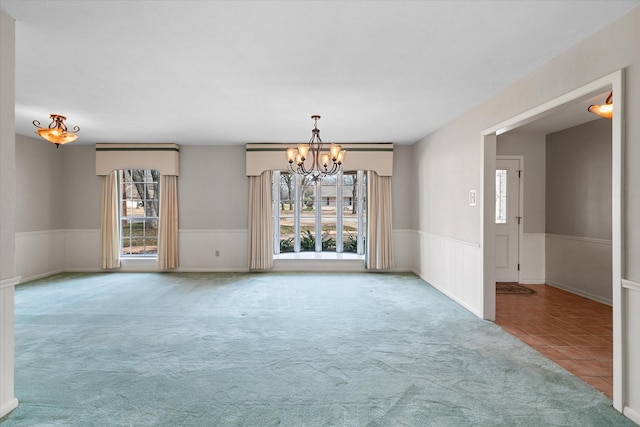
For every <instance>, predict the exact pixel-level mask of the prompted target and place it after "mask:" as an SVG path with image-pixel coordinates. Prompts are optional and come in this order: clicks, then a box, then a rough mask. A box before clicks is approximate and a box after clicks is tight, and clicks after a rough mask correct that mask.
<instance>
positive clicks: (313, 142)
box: [287, 115, 346, 181]
mask: <svg viewBox="0 0 640 427" xmlns="http://www.w3.org/2000/svg"><path fill="white" fill-rule="evenodd" d="M311 119H312V120H313V122H314V125H313V130H312V131H311V139H310V140H309V143H308V144H300V145H298V148H291V147H290V148H287V159H288V160H289V171H290V172H291V173H295V174H298V175H302V176H309V175H311V177H312V179H313V180H314V181H318V180H319V179H322V178H324V177H325V176H327V175H335V174H337V173H338V172H340V171H341V170H342V162H343V161H344V156H345V153H346V151H345V150H343V149H342V147H341V146H339V145H338V144H331V145H330V146H329V152H328V153H322V145H323V142H322V139H320V129H318V120H319V119H320V116H318V115H313V116H311ZM309 156H310V157H311V166H310V167H308V168H307V167H306V166H305V160H306V159H307V157H309ZM293 162H295V163H296V166H295V167H294V166H293ZM330 162H332V164H331V166H329V164H330Z"/></svg>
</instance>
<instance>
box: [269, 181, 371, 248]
mask: <svg viewBox="0 0 640 427" xmlns="http://www.w3.org/2000/svg"><path fill="white" fill-rule="evenodd" d="M284 174H287V175H289V176H291V177H292V179H293V214H292V215H287V216H286V217H287V218H292V219H293V242H292V243H293V251H286V252H281V233H280V230H281V229H280V227H281V224H280V220H281V216H280V204H281V202H282V200H281V197H280V194H281V185H282V182H281V176H282V175H284ZM345 174H348V175H356V200H354V201H352V203H356V221H355V222H356V227H357V230H356V233H357V234H356V252H355V254H357V255H364V253H365V247H364V243H365V238H364V236H365V234H366V229H365V227H366V220H365V218H366V210H365V209H366V200H365V197H366V179H365V177H366V174H365V172H364V171H348V172H346V173H345V172H343V171H340V172H339V173H337V174H336V175H335V180H336V182H335V184H333V185H335V188H336V190H335V194H336V201H335V208H336V214H335V217H334V216H330V217H327V216H324V217H323V215H322V206H323V203H325V202H326V198H325V197H323V194H322V187H323V184H322V180H318V181H316V182H315V183H313V184H311V185H313V194H314V210H315V212H314V216H313V218H314V221H315V224H314V230H315V235H314V236H315V242H314V243H315V246H314V251H303V250H302V248H301V246H302V245H301V230H302V226H301V222H302V220H303V218H304V219H309V218H310V217H309V216H304V215H303V214H302V207H303V203H302V202H303V201H302V199H303V194H302V193H303V188H302V187H303V177H302V176H300V175H297V174H291V173H289V172H285V171H273V181H272V202H273V254H274V256H277V255H280V254H281V253H300V252H315V253H323V254H326V253H335V254H340V253H344V224H345V221H344V194H343V190H344V175H345ZM324 185H325V186H326V185H327V184H324ZM323 218H324V219H327V218H330V219H332V220H333V219H334V218H335V224H336V232H335V249H334V250H323V249H322V244H323V242H322V228H323V227H322V226H323V222H322V221H323ZM317 236H320V238H317ZM348 253H353V252H348Z"/></svg>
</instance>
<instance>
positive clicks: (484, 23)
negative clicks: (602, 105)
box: [0, 0, 640, 145]
mask: <svg viewBox="0 0 640 427" xmlns="http://www.w3.org/2000/svg"><path fill="white" fill-rule="evenodd" d="M638 5H640V0H629V1H596V0H592V1H308V2H307V1H305V2H302V1H236V2H232V1H204V0H201V1H186V0H182V1H144V0H137V1H95V0H94V1H69V0H60V1H46V0H31V1H24V0H0V9H2V10H4V11H5V12H6V13H8V14H9V15H11V16H13V17H14V18H15V19H16V21H17V22H16V45H17V46H16V131H17V132H18V133H20V134H24V135H30V136H33V135H34V133H33V132H34V129H35V128H34V127H33V125H32V123H31V122H32V121H33V120H34V119H37V120H39V121H40V122H41V123H43V124H46V123H48V117H49V114H51V113H55V114H63V115H66V116H67V117H68V120H67V124H68V125H70V126H71V127H72V126H75V125H78V126H80V128H81V131H80V133H79V136H80V139H79V140H78V142H76V143H74V144H92V143H96V142H174V143H178V144H213V145H228V144H246V143H255V142H285V143H294V142H302V141H307V140H308V139H309V137H310V136H311V133H310V131H311V128H312V121H311V119H310V116H311V115H312V114H320V115H321V116H322V119H321V120H320V122H319V126H318V127H319V128H320V129H321V130H322V137H323V139H324V140H325V141H336V142H394V143H397V144H412V143H414V142H415V141H417V140H418V139H420V138H422V137H424V136H426V135H428V134H429V133H431V132H433V131H434V130H436V129H437V128H439V127H441V126H443V125H444V124H446V123H447V122H448V121H450V120H452V119H453V118H455V117H457V116H458V115H460V114H462V113H463V112H465V111H467V110H469V109H470V108H472V107H473V106H474V105H477V104H478V103H480V102H482V101H483V100H485V99H487V98H489V97H491V96H492V95H494V94H496V93H497V92H499V91H500V90H501V89H503V88H504V87H506V86H507V85H509V84H510V83H512V82H514V81H516V80H517V79H519V78H521V77H523V76H525V75H526V74H528V73H529V72H531V71H532V70H534V69H536V68H537V67H539V66H540V65H542V64H543V63H545V62H546V61H548V60H549V59H550V58H552V57H554V56H556V55H557V54H559V53H561V52H562V51H564V50H566V49H567V48H568V47H570V46H572V45H574V44H576V43H577V42H579V41H580V40H582V39H584V38H585V37H587V36H588V35H589V34H591V33H593V32H595V31H597V30H598V29H600V28H602V27H603V26H605V25H607V24H608V23H610V22H611V21H613V20H615V19H616V18H618V17H619V16H621V15H623V14H624V13H626V12H628V11H629V10H630V9H632V8H634V7H636V6H638Z"/></svg>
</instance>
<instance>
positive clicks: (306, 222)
mask: <svg viewBox="0 0 640 427" xmlns="http://www.w3.org/2000/svg"><path fill="white" fill-rule="evenodd" d="M303 210H304V209H303ZM315 230H316V219H315V217H313V218H301V219H300V250H301V251H303V252H304V251H312V252H313V251H315V250H316V238H315Z"/></svg>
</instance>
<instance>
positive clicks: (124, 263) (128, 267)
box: [120, 257, 158, 271]
mask: <svg viewBox="0 0 640 427" xmlns="http://www.w3.org/2000/svg"><path fill="white" fill-rule="evenodd" d="M157 269H158V258H156V257H124V258H120V271H156V270H157Z"/></svg>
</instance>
